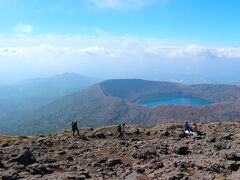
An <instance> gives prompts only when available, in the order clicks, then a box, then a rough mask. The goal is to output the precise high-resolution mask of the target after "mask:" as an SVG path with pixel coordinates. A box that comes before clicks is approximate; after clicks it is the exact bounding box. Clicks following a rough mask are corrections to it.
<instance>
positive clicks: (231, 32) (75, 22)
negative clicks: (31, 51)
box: [0, 0, 240, 45]
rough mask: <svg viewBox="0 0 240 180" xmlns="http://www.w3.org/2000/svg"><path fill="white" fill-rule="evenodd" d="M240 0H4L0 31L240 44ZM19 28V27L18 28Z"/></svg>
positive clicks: (1, 6)
mask: <svg viewBox="0 0 240 180" xmlns="http://www.w3.org/2000/svg"><path fill="white" fill-rule="evenodd" d="M239 7H240V2H239V1H238V0H230V1H228V0H221V1H219V0H210V1H209V0H201V1H199V0H129V1H127V0H122V1H121V0H98V1H97V0H51V1H41V0H31V1H29V0H10V1H9V0H0V8H1V11H0V24H1V27H0V33H1V34H8V35H10V34H12V33H14V31H13V27H14V26H16V25H17V24H18V23H23V24H28V25H30V26H32V32H31V34H47V33H56V34H85V35H91V34H93V33H95V32H94V29H98V30H101V31H102V32H106V33H108V34H110V35H117V36H119V35H126V34H130V35H134V36H143V37H154V38H166V39H179V40H187V41H203V42H218V43H223V44H225V43H227V44H229V45H231V44H238V42H239V39H240V35H239V31H240V23H239V21H240V13H239ZM15 33H16V32H15Z"/></svg>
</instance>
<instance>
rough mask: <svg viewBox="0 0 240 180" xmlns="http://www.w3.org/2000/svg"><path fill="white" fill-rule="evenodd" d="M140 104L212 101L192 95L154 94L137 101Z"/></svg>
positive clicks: (206, 102)
mask: <svg viewBox="0 0 240 180" xmlns="http://www.w3.org/2000/svg"><path fill="white" fill-rule="evenodd" d="M137 103H138V104H142V105H145V106H149V107H151V106H157V105H160V104H185V105H186V104H187V105H208V104H211V102H210V101H208V100H205V99H201V98H197V97H191V96H183V95H174V94H167V95H154V96H148V97H145V98H142V99H139V100H138V101H137Z"/></svg>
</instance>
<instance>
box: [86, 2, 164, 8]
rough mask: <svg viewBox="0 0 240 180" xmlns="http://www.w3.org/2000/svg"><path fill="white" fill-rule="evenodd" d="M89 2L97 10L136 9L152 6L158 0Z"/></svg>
mask: <svg viewBox="0 0 240 180" xmlns="http://www.w3.org/2000/svg"><path fill="white" fill-rule="evenodd" d="M87 1H88V2H89V3H91V4H93V5H94V6H96V7H97V8H108V9H134V8H141V7H144V6H147V5H150V4H152V3H153V2H155V1H156V0H87ZM161 1H163V0H161ZM164 1H166V0H164Z"/></svg>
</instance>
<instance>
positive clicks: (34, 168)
mask: <svg viewBox="0 0 240 180" xmlns="http://www.w3.org/2000/svg"><path fill="white" fill-rule="evenodd" d="M26 169H27V171H28V172H29V173H31V174H33V175H45V174H51V173H53V171H52V170H51V169H50V168H48V167H46V165H42V164H32V165H29V166H28V167H27V168H26Z"/></svg>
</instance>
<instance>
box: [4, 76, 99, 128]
mask: <svg viewBox="0 0 240 180" xmlns="http://www.w3.org/2000/svg"><path fill="white" fill-rule="evenodd" d="M96 82H98V80H97V79H94V78H90V77H85V76H80V75H78V74H75V73H64V74H60V75H56V76H53V77H50V78H36V79H30V80H26V81H22V82H19V83H16V84H12V85H2V86H0V133H1V132H5V130H6V128H8V127H12V126H14V124H16V122H17V121H21V122H22V121H24V120H25V119H24V118H23V117H24V116H26V115H27V114H29V113H32V112H34V111H35V110H37V109H39V108H40V107H42V106H44V105H47V104H48V103H50V102H53V101H55V100H57V99H59V98H61V97H64V96H66V95H68V94H71V93H74V92H77V91H80V90H81V89H83V88H86V87H88V86H90V85H92V84H94V83H96ZM11 131H12V130H11Z"/></svg>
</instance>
